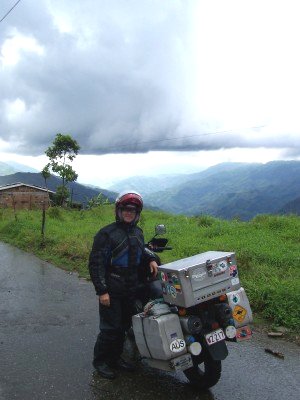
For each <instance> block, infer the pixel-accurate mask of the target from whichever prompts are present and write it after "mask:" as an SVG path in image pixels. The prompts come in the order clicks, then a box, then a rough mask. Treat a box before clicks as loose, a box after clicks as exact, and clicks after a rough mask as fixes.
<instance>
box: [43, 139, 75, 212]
mask: <svg viewBox="0 0 300 400" xmlns="http://www.w3.org/2000/svg"><path fill="white" fill-rule="evenodd" d="M79 150H80V146H79V144H78V143H77V142H76V140H74V139H73V138H72V137H71V136H70V135H62V134H61V133H58V134H57V135H56V137H55V139H54V141H53V145H52V146H50V147H48V149H47V150H46V151H45V153H46V155H47V157H48V158H49V160H50V162H49V163H48V164H47V165H46V166H45V167H44V169H43V171H42V175H43V177H44V179H47V177H48V173H50V169H51V170H52V171H53V172H54V173H56V174H58V175H59V176H60V177H61V179H62V187H63V189H62V190H61V191H60V196H61V197H60V202H61V205H62V204H63V203H64V201H65V200H66V197H65V195H66V191H65V190H64V189H66V184H67V183H68V182H74V181H76V179H77V178H78V174H77V173H76V172H75V171H74V170H73V168H72V166H71V165H70V164H69V163H70V162H72V161H73V160H74V158H75V157H76V155H77V154H78V151H79ZM45 176H46V178H45Z"/></svg>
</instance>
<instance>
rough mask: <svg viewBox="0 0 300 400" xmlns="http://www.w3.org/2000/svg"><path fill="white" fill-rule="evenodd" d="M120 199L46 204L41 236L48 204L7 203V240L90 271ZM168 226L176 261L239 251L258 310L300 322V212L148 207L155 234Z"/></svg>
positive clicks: (2, 223) (166, 257)
mask: <svg viewBox="0 0 300 400" xmlns="http://www.w3.org/2000/svg"><path fill="white" fill-rule="evenodd" d="M113 218H114V217H113V206H110V205H103V206H100V207H98V208H97V209H92V210H89V211H66V210H61V209H55V208H52V209H50V210H48V211H47V218H46V232H45V240H44V244H43V245H42V240H41V233H40V232H41V219H42V218H41V211H30V212H28V211H22V212H18V213H17V218H15V216H14V214H13V212H12V211H11V210H0V240H3V241H6V242H9V243H11V244H13V245H16V246H18V247H20V248H22V249H24V250H26V251H29V252H32V253H35V254H37V255H38V256H39V257H41V258H42V259H45V260H48V261H50V262H52V263H54V264H55V265H57V266H60V267H62V268H64V269H67V270H76V271H78V272H79V274H80V275H81V276H84V277H88V270H87V260H88V255H89V252H90V249H91V245H92V241H93V236H94V235H95V233H96V232H97V231H98V229H100V228H101V227H102V226H104V225H106V224H108V223H110V222H112V221H113ZM157 223H164V224H165V225H166V226H167V235H166V237H168V238H169V244H170V246H172V247H173V250H172V251H166V252H164V253H163V254H162V261H163V262H170V261H173V260H177V259H180V258H184V257H188V256H191V255H194V254H197V253H201V252H204V251H208V250H219V251H234V252H235V253H236V256H237V261H238V266H239V272H240V277H241V282H242V285H243V286H244V287H245V288H246V291H247V294H248V296H249V298H250V302H251V305H252V307H253V309H254V311H256V312H259V314H260V315H262V316H263V317H265V318H267V319H269V320H270V321H273V322H274V323H275V324H278V325H284V326H286V327H289V328H291V329H293V330H298V329H299V327H300V321H299V315H300V279H299V278H300V266H299V264H300V246H299V244H300V218H299V217H297V216H266V215H261V216H258V217H256V218H254V219H253V220H251V221H249V222H240V221H237V220H232V221H228V220H221V219H216V218H212V217H208V216H200V217H184V216H180V215H176V216H175V215H171V214H166V213H162V212H155V211H149V210H145V211H144V212H143V215H142V218H141V221H140V225H141V227H142V228H143V230H144V233H145V238H146V240H147V239H150V237H151V236H152V235H153V233H154V226H155V225H156V224H157Z"/></svg>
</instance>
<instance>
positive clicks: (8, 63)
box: [0, 29, 45, 67]
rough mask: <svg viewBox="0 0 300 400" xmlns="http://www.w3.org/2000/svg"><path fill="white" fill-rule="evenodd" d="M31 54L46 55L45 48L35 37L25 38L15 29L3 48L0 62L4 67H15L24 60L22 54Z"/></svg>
mask: <svg viewBox="0 0 300 400" xmlns="http://www.w3.org/2000/svg"><path fill="white" fill-rule="evenodd" d="M24 52H31V53H35V54H38V55H39V56H42V55H44V53H45V52H44V48H43V47H42V46H41V45H39V44H38V42H37V40H36V39H35V38H34V37H30V36H24V35H22V34H20V32H18V30H17V29H13V30H12V32H11V33H10V34H8V37H7V39H6V40H5V41H4V43H3V44H2V46H1V56H0V60H1V63H2V65H3V66H4V67H12V66H15V65H16V64H17V63H18V62H19V61H20V60H21V58H22V55H23V54H22V53H24Z"/></svg>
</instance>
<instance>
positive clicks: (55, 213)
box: [47, 207, 63, 221]
mask: <svg viewBox="0 0 300 400" xmlns="http://www.w3.org/2000/svg"><path fill="white" fill-rule="evenodd" d="M47 214H48V215H49V217H50V218H53V219H58V220H60V221H62V220H63V214H62V210H61V208H60V207H50V208H48V210H47Z"/></svg>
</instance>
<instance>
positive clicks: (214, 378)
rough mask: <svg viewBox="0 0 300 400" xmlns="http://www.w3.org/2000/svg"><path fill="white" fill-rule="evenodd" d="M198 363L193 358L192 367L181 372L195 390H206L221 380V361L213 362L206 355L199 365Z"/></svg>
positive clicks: (197, 358) (197, 359) (197, 360)
mask: <svg viewBox="0 0 300 400" xmlns="http://www.w3.org/2000/svg"><path fill="white" fill-rule="evenodd" d="M199 361H200V360H199V357H193V364H194V365H193V367H192V368H189V369H186V370H185V371H183V372H184V374H185V376H186V377H187V378H188V380H189V381H190V383H191V385H192V386H194V387H195V388H196V389H201V390H202V389H208V388H210V387H212V386H214V385H215V384H216V383H217V382H218V381H219V379H220V378H221V371H222V365H221V361H220V360H213V359H212V358H211V356H210V354H206V356H205V358H204V361H203V360H202V362H201V364H200V363H199Z"/></svg>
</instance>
